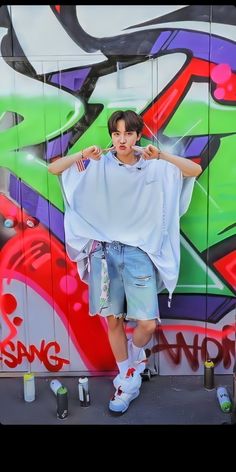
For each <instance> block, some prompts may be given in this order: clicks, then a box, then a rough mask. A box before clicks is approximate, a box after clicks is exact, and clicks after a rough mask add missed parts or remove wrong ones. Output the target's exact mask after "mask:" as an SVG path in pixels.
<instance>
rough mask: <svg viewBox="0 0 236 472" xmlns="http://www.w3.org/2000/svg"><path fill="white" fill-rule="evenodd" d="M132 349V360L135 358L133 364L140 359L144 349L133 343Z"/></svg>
mask: <svg viewBox="0 0 236 472" xmlns="http://www.w3.org/2000/svg"><path fill="white" fill-rule="evenodd" d="M131 348H132V358H133V362H135V361H137V360H138V358H139V354H140V351H141V349H143V348H142V347H138V346H135V344H134V343H133V341H132V343H131Z"/></svg>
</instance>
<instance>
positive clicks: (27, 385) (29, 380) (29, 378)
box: [24, 373, 35, 402]
mask: <svg viewBox="0 0 236 472" xmlns="http://www.w3.org/2000/svg"><path fill="white" fill-rule="evenodd" d="M24 400H25V401H26V402H33V401H34V400H35V382H34V374H32V373H28V374H24Z"/></svg>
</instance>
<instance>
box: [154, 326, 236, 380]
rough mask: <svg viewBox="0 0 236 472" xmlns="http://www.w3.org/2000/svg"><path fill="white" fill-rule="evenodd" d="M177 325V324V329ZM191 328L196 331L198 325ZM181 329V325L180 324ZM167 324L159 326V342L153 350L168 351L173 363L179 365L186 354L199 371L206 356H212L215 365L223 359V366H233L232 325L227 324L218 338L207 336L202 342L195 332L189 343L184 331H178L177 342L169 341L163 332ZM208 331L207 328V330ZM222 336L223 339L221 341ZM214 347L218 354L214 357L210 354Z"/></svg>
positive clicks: (192, 365) (233, 342)
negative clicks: (230, 335) (230, 336)
mask: <svg viewBox="0 0 236 472" xmlns="http://www.w3.org/2000/svg"><path fill="white" fill-rule="evenodd" d="M176 328H177V326H175V329H176ZM189 328H195V331H198V329H199V328H201V327H197V326H194V327H193V326H191V327H189ZM178 329H179V326H178ZM163 330H165V326H163V328H162V327H159V328H158V329H157V331H156V338H157V340H158V344H156V345H155V346H153V348H152V352H153V353H155V352H164V351H165V352H166V353H167V355H168V356H169V357H170V359H171V361H172V362H173V364H175V365H178V364H181V362H182V356H183V355H185V357H186V360H187V361H188V363H189V365H190V367H191V368H192V370H193V371H197V370H198V368H199V365H200V363H201V364H202V363H203V362H204V361H205V360H206V358H208V357H211V359H212V360H213V362H214V364H215V365H218V364H219V363H220V362H221V361H222V362H223V366H224V367H225V368H226V369H229V367H230V366H231V356H230V354H231V355H232V358H234V356H235V340H234V339H229V338H228V337H227V334H230V333H232V326H229V325H226V326H224V327H223V329H222V332H221V336H218V339H215V338H213V337H210V336H205V337H204V339H203V340H202V341H201V342H200V340H199V334H194V337H193V341H192V344H188V343H187V342H186V340H185V338H184V335H183V333H182V332H180V331H178V332H177V333H176V343H169V342H168V340H167V338H166V336H165V334H164V333H163ZM214 331H216V330H214ZM205 332H207V329H206V330H205ZM220 338H221V341H220ZM212 347H214V351H215V349H216V350H217V354H216V355H215V357H214V358H212V356H211V355H210V352H209V350H210V348H212Z"/></svg>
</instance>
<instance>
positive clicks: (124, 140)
mask: <svg viewBox="0 0 236 472" xmlns="http://www.w3.org/2000/svg"><path fill="white" fill-rule="evenodd" d="M120 142H121V143H125V142H126V137H125V135H120Z"/></svg>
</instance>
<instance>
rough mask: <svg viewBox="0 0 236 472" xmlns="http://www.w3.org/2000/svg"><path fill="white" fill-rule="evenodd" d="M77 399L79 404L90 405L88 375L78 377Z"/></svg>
mask: <svg viewBox="0 0 236 472" xmlns="http://www.w3.org/2000/svg"><path fill="white" fill-rule="evenodd" d="M78 390H79V399H80V405H81V406H89V405H90V395H89V387H88V377H80V378H79V383H78Z"/></svg>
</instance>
